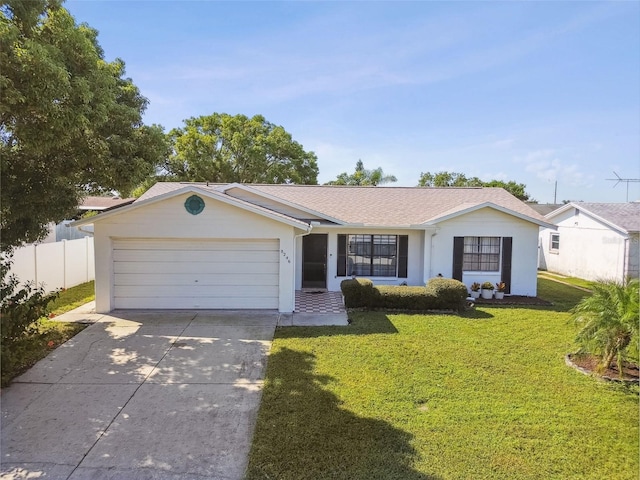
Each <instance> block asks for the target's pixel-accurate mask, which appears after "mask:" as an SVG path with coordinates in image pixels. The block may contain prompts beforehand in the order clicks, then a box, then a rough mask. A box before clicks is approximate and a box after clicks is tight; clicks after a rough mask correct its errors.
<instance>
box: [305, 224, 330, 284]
mask: <svg viewBox="0 0 640 480" xmlns="http://www.w3.org/2000/svg"><path fill="white" fill-rule="evenodd" d="M302 288H327V235H326V234H322V235H320V234H315V235H306V236H304V237H302Z"/></svg>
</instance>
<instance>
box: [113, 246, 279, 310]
mask: <svg viewBox="0 0 640 480" xmlns="http://www.w3.org/2000/svg"><path fill="white" fill-rule="evenodd" d="M113 262H114V265H113V271H114V303H115V308H221V309H224V308H229V309H244V308H265V309H277V308H278V283H279V282H278V272H279V262H280V256H279V244H278V240H116V241H114V244H113Z"/></svg>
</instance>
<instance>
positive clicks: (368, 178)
mask: <svg viewBox="0 0 640 480" xmlns="http://www.w3.org/2000/svg"><path fill="white" fill-rule="evenodd" d="M397 181H398V179H397V178H396V177H395V176H393V175H385V174H384V172H383V171H382V168H381V167H378V168H376V169H374V170H367V169H366V168H364V163H363V162H362V160H358V162H357V163H356V170H355V172H353V173H352V174H348V173H347V172H342V173H341V174H340V175H338V176H337V177H336V179H335V180H331V181H330V182H327V183H326V185H365V186H366V185H373V186H377V185H382V184H384V183H393V182H397Z"/></svg>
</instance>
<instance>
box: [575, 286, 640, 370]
mask: <svg viewBox="0 0 640 480" xmlns="http://www.w3.org/2000/svg"><path fill="white" fill-rule="evenodd" d="M638 285H639V283H638V279H633V280H630V281H628V282H626V283H619V282H614V281H600V282H595V283H594V284H593V287H592V288H593V294H592V295H591V296H590V297H585V298H584V299H583V300H581V301H580V302H579V303H578V304H577V305H576V306H575V307H574V308H573V309H572V310H571V313H572V316H571V318H572V319H573V321H574V322H575V324H576V325H578V326H579V327H580V331H579V332H578V335H577V336H576V341H577V342H578V344H579V345H580V351H581V352H583V353H591V354H593V355H597V356H598V357H600V362H599V365H598V368H599V369H601V371H602V370H606V369H608V368H609V367H610V366H611V364H612V363H613V361H614V360H616V363H617V365H618V372H619V373H620V376H622V363H623V361H624V360H625V359H627V358H628V356H629V354H631V353H632V352H633V353H634V354H635V355H637V353H638V347H639V343H638V330H639V325H638V324H639V322H640V316H639V309H638V303H639V295H640V292H639V288H638Z"/></svg>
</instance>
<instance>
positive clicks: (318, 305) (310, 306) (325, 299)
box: [295, 290, 346, 313]
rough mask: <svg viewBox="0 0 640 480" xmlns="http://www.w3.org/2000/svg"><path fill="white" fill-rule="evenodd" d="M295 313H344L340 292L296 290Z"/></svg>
mask: <svg viewBox="0 0 640 480" xmlns="http://www.w3.org/2000/svg"><path fill="white" fill-rule="evenodd" d="M295 311H296V313H345V312H346V310H345V309H344V304H343V303H342V294H341V293H340V292H320V293H310V292H301V291H300V290H296V310H295Z"/></svg>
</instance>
